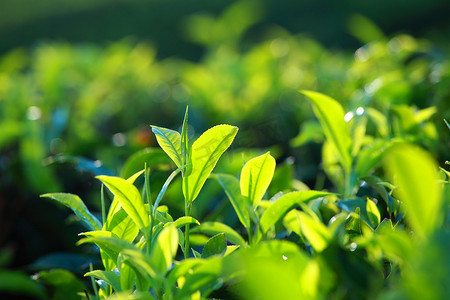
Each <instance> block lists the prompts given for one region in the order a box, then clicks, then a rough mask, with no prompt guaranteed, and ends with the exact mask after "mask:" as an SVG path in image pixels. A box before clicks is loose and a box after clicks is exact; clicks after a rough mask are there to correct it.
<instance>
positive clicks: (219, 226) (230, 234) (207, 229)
mask: <svg viewBox="0 0 450 300" xmlns="http://www.w3.org/2000/svg"><path fill="white" fill-rule="evenodd" d="M191 232H192V233H198V232H201V233H205V234H208V235H216V234H218V233H225V237H226V239H227V240H228V241H230V242H231V243H233V244H235V245H239V246H245V240H244V239H243V238H242V236H241V235H240V234H239V233H237V232H236V231H235V230H234V229H233V228H231V227H229V226H227V225H225V224H223V223H219V222H203V223H202V224H200V225H199V226H196V227H194V228H193V229H191Z"/></svg>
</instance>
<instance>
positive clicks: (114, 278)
mask: <svg viewBox="0 0 450 300" xmlns="http://www.w3.org/2000/svg"><path fill="white" fill-rule="evenodd" d="M84 276H92V277H96V278H98V279H101V280H104V281H106V283H108V284H109V285H110V286H112V288H113V289H114V291H115V292H120V291H122V288H121V287H120V277H119V276H118V275H117V274H116V273H114V272H113V271H101V270H95V271H91V272H87V273H86V274H84Z"/></svg>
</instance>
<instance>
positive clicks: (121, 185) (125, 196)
mask: <svg viewBox="0 0 450 300" xmlns="http://www.w3.org/2000/svg"><path fill="white" fill-rule="evenodd" d="M96 178H98V179H100V180H101V181H102V182H103V183H104V184H105V185H106V186H107V187H108V189H109V190H110V191H111V192H112V193H113V194H114V196H116V197H117V198H118V199H119V202H120V204H121V205H122V207H123V209H124V210H125V211H126V212H127V213H128V215H129V216H130V217H131V219H133V221H134V222H135V223H136V225H137V226H138V227H139V229H140V230H142V232H143V233H146V230H147V228H148V227H149V224H150V217H149V214H148V211H147V210H146V208H145V205H144V202H143V201H142V197H141V194H140V193H139V191H138V189H137V188H136V187H135V186H134V185H133V184H131V183H130V182H128V181H127V180H125V179H123V178H120V177H113V176H106V175H101V176H97V177H96Z"/></svg>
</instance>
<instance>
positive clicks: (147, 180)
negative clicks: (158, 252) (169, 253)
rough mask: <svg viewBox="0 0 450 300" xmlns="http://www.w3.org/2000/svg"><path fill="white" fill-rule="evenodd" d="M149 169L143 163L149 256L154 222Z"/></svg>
mask: <svg viewBox="0 0 450 300" xmlns="http://www.w3.org/2000/svg"><path fill="white" fill-rule="evenodd" d="M149 173H150V172H149V169H148V168H147V163H145V198H146V199H147V203H148V209H149V216H150V228H149V232H148V236H147V253H148V254H150V251H151V249H152V240H153V220H154V212H153V207H152V199H151V194H150V174H149Z"/></svg>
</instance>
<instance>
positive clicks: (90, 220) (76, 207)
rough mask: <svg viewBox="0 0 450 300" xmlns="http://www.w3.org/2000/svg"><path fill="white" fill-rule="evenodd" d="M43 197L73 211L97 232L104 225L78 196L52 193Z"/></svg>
mask: <svg viewBox="0 0 450 300" xmlns="http://www.w3.org/2000/svg"><path fill="white" fill-rule="evenodd" d="M41 197H46V198H51V199H53V200H56V201H58V202H59V203H61V204H64V205H65V206H67V207H68V208H70V209H71V210H73V212H74V213H75V214H76V215H77V216H78V217H79V218H80V219H81V220H83V221H84V222H85V223H86V224H87V225H88V226H89V228H90V229H92V230H94V231H95V230H100V229H101V228H102V224H101V223H100V221H99V220H98V219H97V218H96V217H94V215H92V214H91V212H90V211H89V210H88V208H87V207H86V205H84V203H83V201H82V200H81V199H80V197H78V196H77V195H72V194H66V193H52V194H44V195H41Z"/></svg>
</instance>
